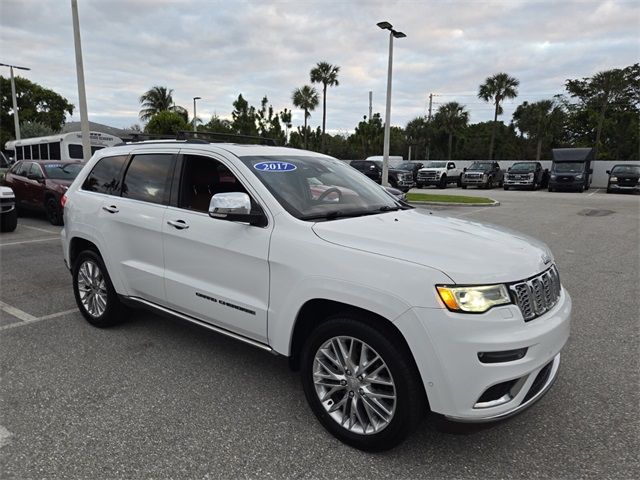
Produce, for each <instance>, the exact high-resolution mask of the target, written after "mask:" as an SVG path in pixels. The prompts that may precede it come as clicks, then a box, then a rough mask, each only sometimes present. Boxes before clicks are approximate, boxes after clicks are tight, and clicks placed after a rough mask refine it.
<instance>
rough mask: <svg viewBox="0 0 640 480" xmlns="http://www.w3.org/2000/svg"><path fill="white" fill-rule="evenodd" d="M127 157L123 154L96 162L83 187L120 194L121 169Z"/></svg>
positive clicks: (109, 193) (99, 191)
mask: <svg viewBox="0 0 640 480" xmlns="http://www.w3.org/2000/svg"><path fill="white" fill-rule="evenodd" d="M126 159H127V157H126V155H121V156H118V157H105V158H102V159H100V160H98V163H96V165H95V166H94V167H93V170H91V173H90V174H89V175H88V176H87V178H86V179H85V181H84V183H83V184H82V189H83V190H88V191H90V192H98V193H105V194H107V195H118V194H119V191H120V171H121V170H122V166H123V165H124V162H125V160H126Z"/></svg>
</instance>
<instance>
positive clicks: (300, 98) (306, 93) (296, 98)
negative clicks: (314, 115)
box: [291, 85, 318, 149]
mask: <svg viewBox="0 0 640 480" xmlns="http://www.w3.org/2000/svg"><path fill="white" fill-rule="evenodd" d="M291 100H292V101H293V105H294V106H295V107H298V108H301V109H302V110H304V148H305V149H306V148H307V146H308V143H307V119H308V118H309V117H310V116H311V113H309V112H312V111H313V110H315V108H316V107H317V106H318V92H317V91H316V89H315V88H313V87H310V86H309V85H305V86H304V87H302V88H296V89H295V90H294V91H293V94H292V95H291Z"/></svg>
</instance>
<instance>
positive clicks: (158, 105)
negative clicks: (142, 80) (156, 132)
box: [140, 87, 188, 122]
mask: <svg viewBox="0 0 640 480" xmlns="http://www.w3.org/2000/svg"><path fill="white" fill-rule="evenodd" d="M140 103H141V107H142V108H141V109H140V120H142V121H143V122H146V121H147V120H149V119H150V118H151V117H153V116H154V115H155V114H156V113H159V112H164V111H170V112H176V113H178V114H180V115H181V116H182V117H183V118H184V119H185V121H187V120H188V118H187V117H188V114H187V110H186V109H185V108H184V107H180V106H178V105H176V104H175V103H174V101H173V89H171V88H167V87H153V88H151V89H150V90H147V91H146V92H145V93H144V94H143V95H141V96H140Z"/></svg>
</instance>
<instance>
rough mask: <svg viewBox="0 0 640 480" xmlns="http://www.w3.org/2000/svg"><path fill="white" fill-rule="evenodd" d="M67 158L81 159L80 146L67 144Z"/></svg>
mask: <svg viewBox="0 0 640 480" xmlns="http://www.w3.org/2000/svg"><path fill="white" fill-rule="evenodd" d="M69 158H78V159H83V158H84V156H83V155H82V145H77V144H75V143H70V144H69Z"/></svg>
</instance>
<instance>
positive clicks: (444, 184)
mask: <svg viewBox="0 0 640 480" xmlns="http://www.w3.org/2000/svg"><path fill="white" fill-rule="evenodd" d="M438 188H447V176H446V175H443V176H442V177H441V178H440V181H439V182H438Z"/></svg>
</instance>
